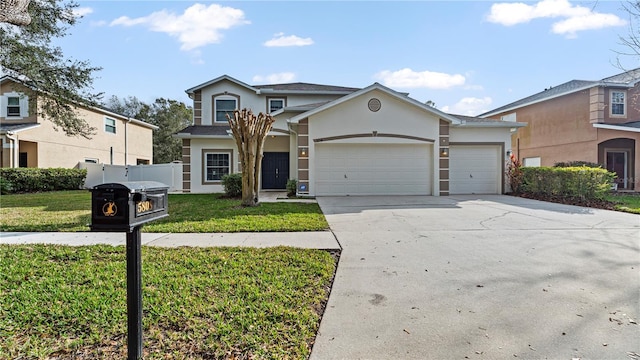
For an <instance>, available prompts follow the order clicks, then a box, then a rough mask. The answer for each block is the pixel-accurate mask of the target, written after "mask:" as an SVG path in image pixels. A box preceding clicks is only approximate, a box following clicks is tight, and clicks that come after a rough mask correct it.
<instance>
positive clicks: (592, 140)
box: [480, 68, 640, 190]
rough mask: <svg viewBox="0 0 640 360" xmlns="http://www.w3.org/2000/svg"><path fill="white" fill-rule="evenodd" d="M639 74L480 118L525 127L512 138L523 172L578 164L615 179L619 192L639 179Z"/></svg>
mask: <svg viewBox="0 0 640 360" xmlns="http://www.w3.org/2000/svg"><path fill="white" fill-rule="evenodd" d="M639 97H640V68H639V69H634V70H630V71H627V72H623V73H621V74H618V75H614V76H611V77H608V78H605V79H602V80H598V81H583V80H572V81H569V82H567V83H564V84H561V85H558V86H555V87H552V88H549V89H545V90H544V91H542V92H539V93H537V94H535V95H531V96H529V97H526V98H524V99H521V100H518V101H516V102H513V103H511V104H508V105H505V106H502V107H499V108H497V109H495V110H492V111H489V112H487V113H484V114H482V115H480V117H483V118H493V119H502V120H507V121H516V120H517V121H521V122H526V123H527V124H528V126H527V127H526V128H522V129H519V130H518V131H517V132H516V133H514V134H513V136H512V138H511V142H512V144H513V147H514V151H515V154H516V155H517V157H518V158H519V159H521V161H522V162H523V165H525V166H553V165H554V164H555V163H557V162H567V161H574V160H581V161H588V162H593V163H599V164H601V165H603V167H605V168H606V169H608V170H610V171H614V172H615V173H616V174H617V179H616V182H617V184H618V189H626V190H633V189H635V190H637V189H638V186H639V183H638V181H639V179H640V157H638V144H639V142H640V99H639Z"/></svg>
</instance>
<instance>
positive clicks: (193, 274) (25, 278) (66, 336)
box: [0, 245, 335, 359]
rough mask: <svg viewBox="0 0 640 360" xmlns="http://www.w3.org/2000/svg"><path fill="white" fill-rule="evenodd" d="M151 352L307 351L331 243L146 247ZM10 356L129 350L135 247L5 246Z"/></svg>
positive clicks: (1, 294)
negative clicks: (129, 254) (325, 247)
mask: <svg viewBox="0 0 640 360" xmlns="http://www.w3.org/2000/svg"><path fill="white" fill-rule="evenodd" d="M142 259H143V260H142V264H143V270H142V276H143V281H142V282H143V314H144V315H143V316H144V317H143V331H144V350H145V359H185V358H198V359H202V358H207V359H209V358H211V359H213V358H215V359H221V358H229V359H253V358H260V359H306V358H308V356H309V354H310V350H311V346H312V343H313V341H314V338H315V334H316V332H317V329H318V326H319V321H320V316H321V312H322V309H323V308H324V303H325V301H326V298H327V296H328V289H329V287H330V283H331V279H332V276H333V273H334V269H335V259H334V258H333V256H332V255H331V254H330V253H328V252H325V251H320V250H302V249H292V248H271V249H249V248H243V249H239V248H177V249H162V248H153V247H144V248H143V250H142ZM0 269H2V271H0V359H24V358H37V359H47V358H65V359H70V358H78V359H86V358H92V359H94V358H100V359H124V358H126V353H127V352H126V351H127V349H126V344H125V343H126V332H127V327H126V326H127V317H126V263H125V249H124V247H122V246H120V247H110V246H86V247H66V246H52V245H24V246H12V245H0Z"/></svg>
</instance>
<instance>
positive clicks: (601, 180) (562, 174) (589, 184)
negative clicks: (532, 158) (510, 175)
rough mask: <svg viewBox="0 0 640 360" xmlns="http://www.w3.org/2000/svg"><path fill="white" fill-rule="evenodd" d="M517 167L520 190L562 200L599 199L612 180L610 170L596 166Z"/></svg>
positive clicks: (608, 189) (608, 188)
mask: <svg viewBox="0 0 640 360" xmlns="http://www.w3.org/2000/svg"><path fill="white" fill-rule="evenodd" d="M520 170H521V171H522V175H521V176H522V182H521V185H520V188H519V190H520V192H521V193H523V194H528V195H533V196H543V197H554V198H563V199H580V200H598V199H603V198H604V197H605V195H606V194H607V193H608V192H609V191H610V190H611V185H612V183H613V180H614V179H615V174H614V173H612V172H609V171H607V170H606V169H603V168H599V167H598V168H596V167H587V166H573V167H522V168H520Z"/></svg>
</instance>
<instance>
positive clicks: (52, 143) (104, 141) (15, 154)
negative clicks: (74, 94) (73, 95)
mask: <svg viewBox="0 0 640 360" xmlns="http://www.w3.org/2000/svg"><path fill="white" fill-rule="evenodd" d="M21 90H22V91H21ZM33 102H37V99H34V98H30V97H28V96H27V95H25V93H24V87H23V85H22V84H21V83H20V82H19V81H17V80H15V79H13V78H11V77H9V76H4V77H2V78H0V137H1V138H2V150H1V151H2V152H1V155H0V167H38V168H52V167H62V168H74V167H77V166H78V164H79V163H83V162H91V163H104V164H113V165H131V164H133V165H135V164H150V163H151V162H152V161H153V130H154V129H157V126H155V125H151V124H148V123H146V122H143V121H140V120H136V119H131V118H127V117H126V116H123V115H120V114H116V113H113V112H111V111H108V110H105V109H101V108H98V107H77V108H76V111H77V112H78V114H79V115H80V117H81V118H82V119H84V120H85V121H86V122H87V123H88V124H89V125H90V126H92V127H94V128H95V129H96V133H95V134H94V135H92V136H91V139H86V138H84V137H80V136H67V135H66V134H65V133H64V132H63V131H62V130H60V129H58V130H56V129H55V127H54V125H53V123H52V122H51V121H48V120H46V119H43V118H42V117H41V116H39V115H38V114H36V111H34V109H36V108H37V103H36V104H34V103H33Z"/></svg>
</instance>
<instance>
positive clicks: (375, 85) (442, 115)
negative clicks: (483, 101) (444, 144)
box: [287, 83, 462, 125]
mask: <svg viewBox="0 0 640 360" xmlns="http://www.w3.org/2000/svg"><path fill="white" fill-rule="evenodd" d="M373 90H380V91H382V92H384V93H385V94H387V95H389V96H392V97H395V98H396V99H398V100H401V101H405V102H408V103H411V104H413V105H414V106H417V107H419V108H421V109H423V110H426V111H428V112H430V113H432V114H434V115H437V116H438V117H440V118H442V119H444V120H447V121H450V122H451V123H452V124H455V125H458V124H461V123H462V122H461V121H460V119H458V118H456V117H454V116H452V115H449V114H446V113H443V112H442V111H440V110H438V109H436V108H433V107H431V106H428V105H425V104H423V103H421V102H419V101H417V100H415V99H412V98H410V97H408V96H406V95H404V94H401V93H398V92H397V91H395V90H392V89H390V88H388V87H386V86H384V85H381V84H379V83H373V84H371V85H369V86H367V87H366V88H364V89H361V90H358V91H355V92H352V93H350V94H349V95H346V96H343V97H341V98H338V99H336V100H334V101H331V102H329V103H326V104H324V105H322V106H319V107H317V108H315V109H313V110H309V111H307V112H304V113H302V114H299V115H296V116H294V117H292V118H291V119H289V120H287V121H288V122H290V123H293V124H297V123H298V122H299V121H300V120H303V119H305V118H308V117H309V116H312V115H315V114H317V113H319V112H322V111H324V110H326V109H329V108H331V107H334V106H336V105H339V104H342V103H345V102H347V101H349V100H351V99H354V98H356V97H358V96H361V95H363V94H366V93H368V92H371V91H373Z"/></svg>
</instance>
